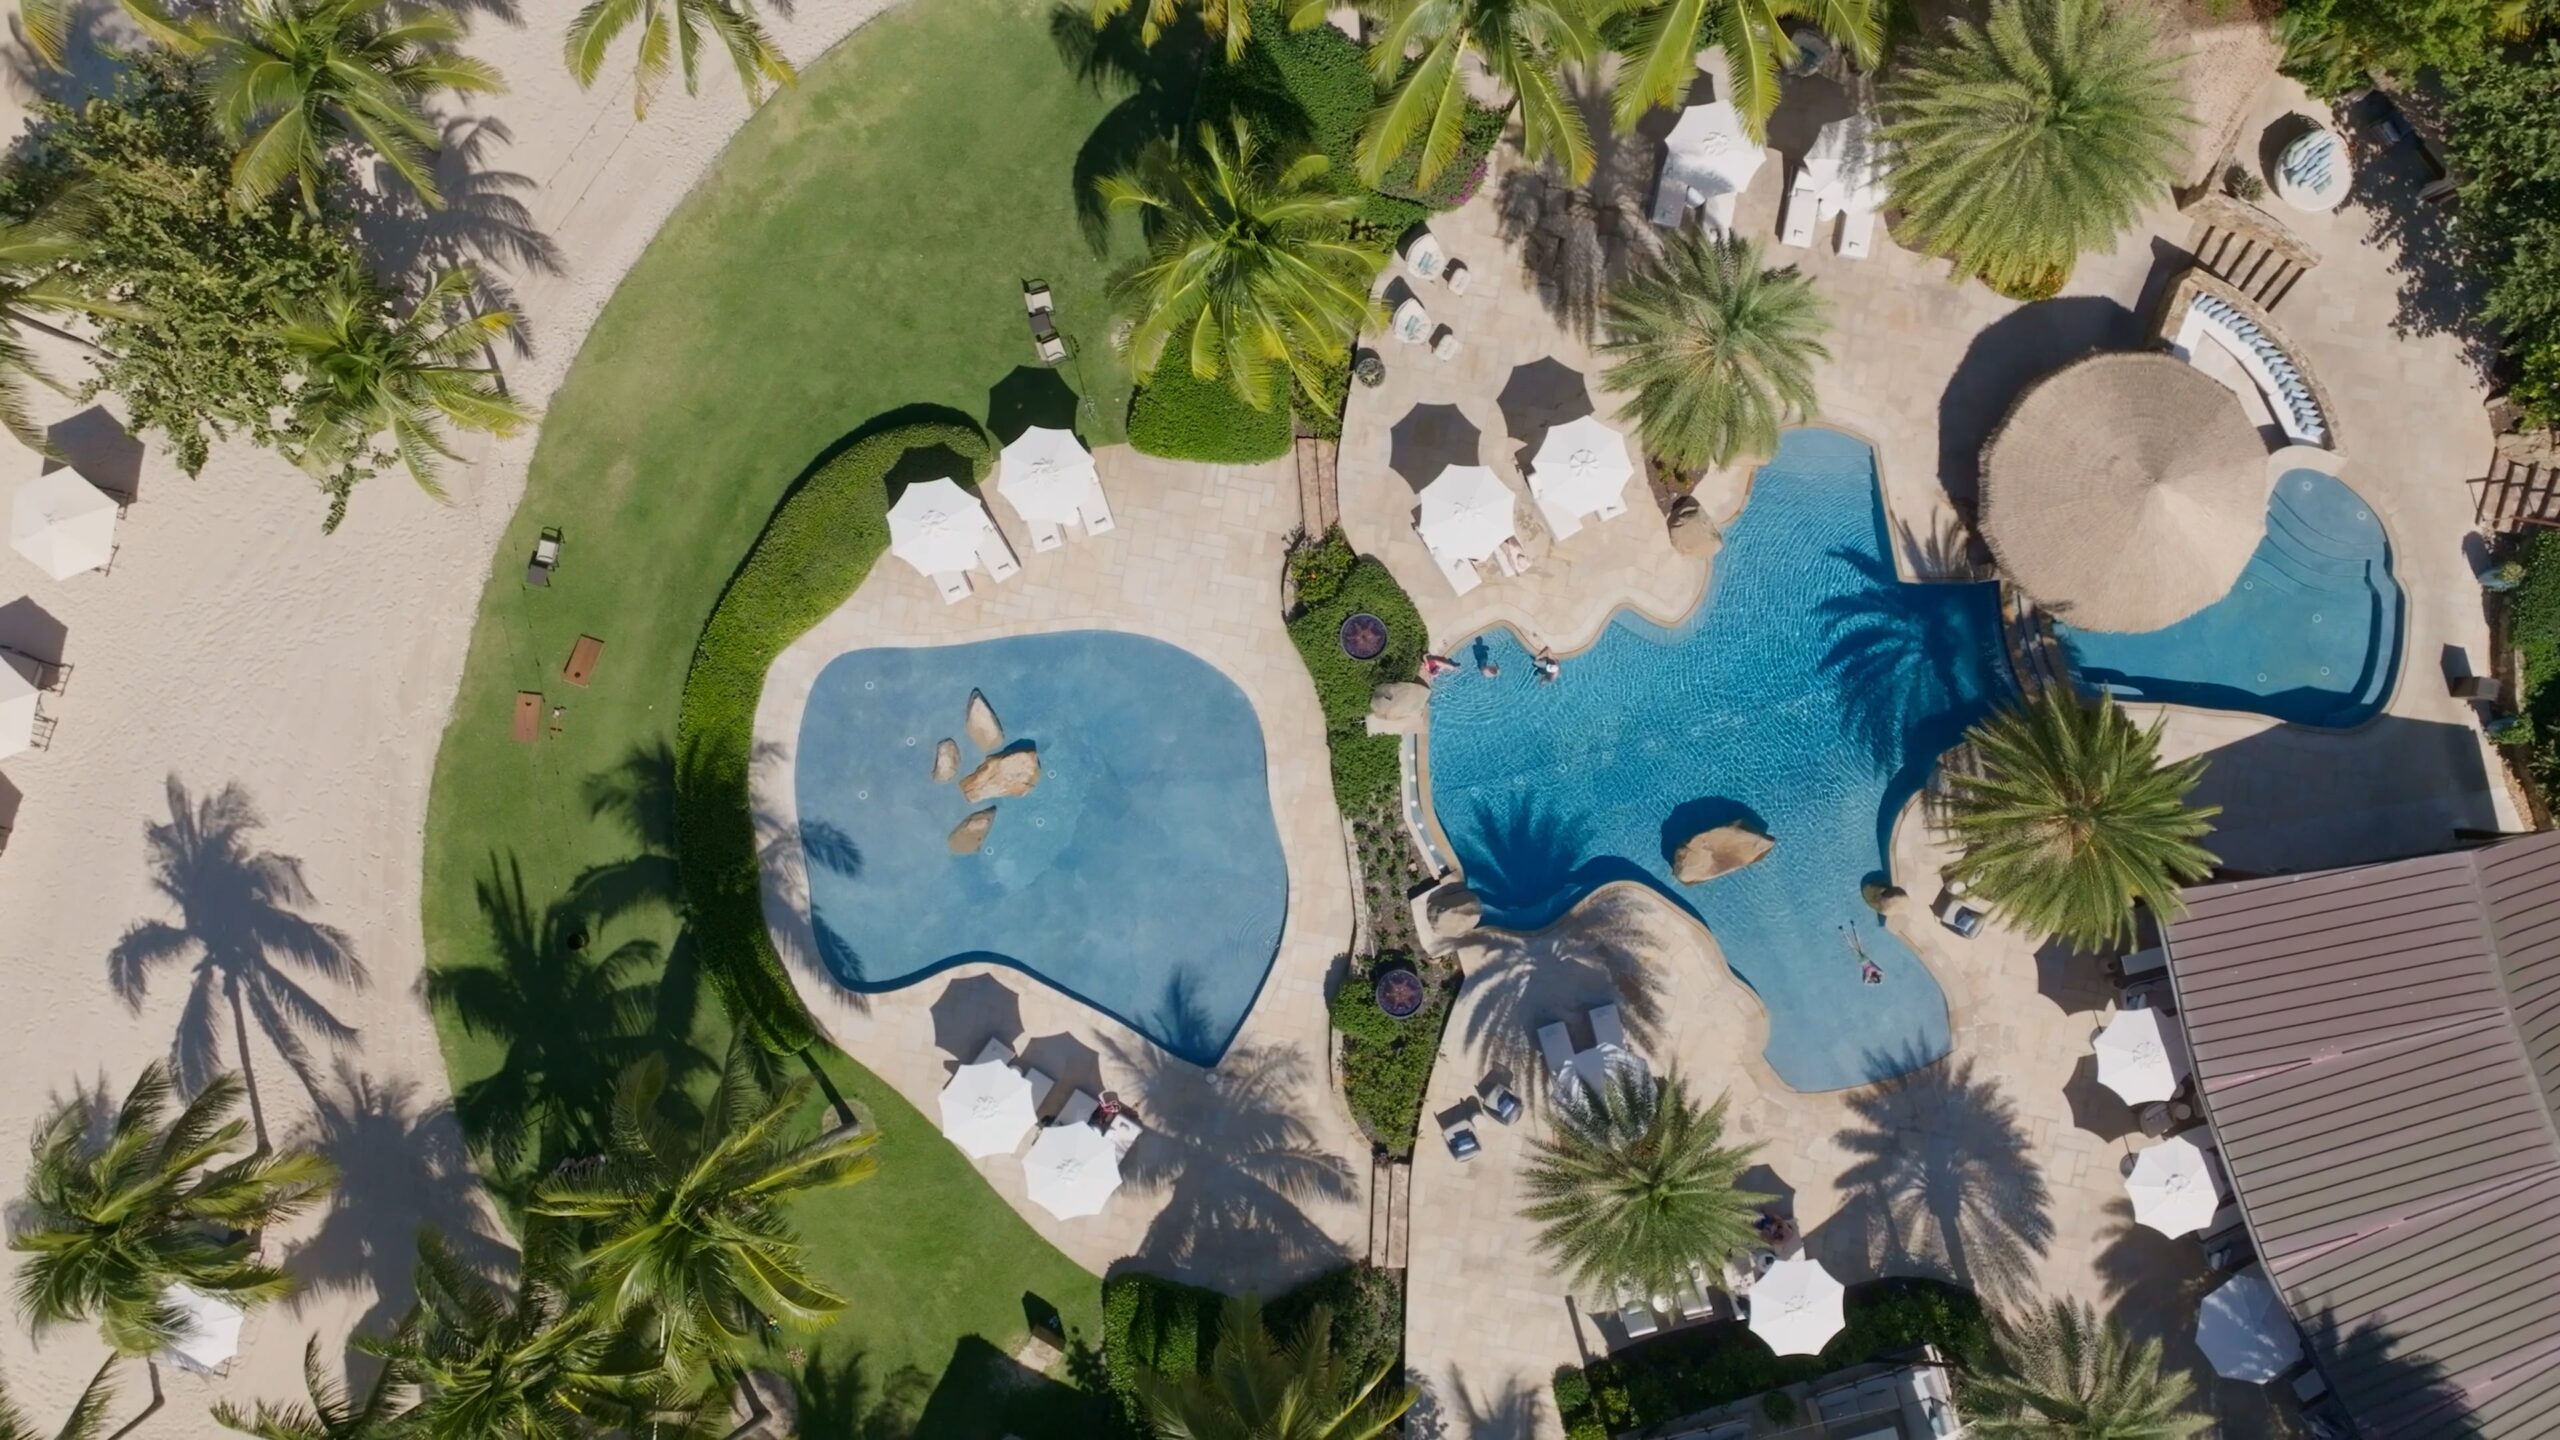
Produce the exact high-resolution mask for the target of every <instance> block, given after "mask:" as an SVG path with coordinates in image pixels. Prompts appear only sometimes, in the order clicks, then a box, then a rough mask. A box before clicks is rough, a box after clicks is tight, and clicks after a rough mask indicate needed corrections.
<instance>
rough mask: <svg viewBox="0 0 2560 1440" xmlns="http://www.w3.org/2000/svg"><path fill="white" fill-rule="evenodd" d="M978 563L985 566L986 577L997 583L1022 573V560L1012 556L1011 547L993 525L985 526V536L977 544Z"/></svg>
mask: <svg viewBox="0 0 2560 1440" xmlns="http://www.w3.org/2000/svg"><path fill="white" fill-rule="evenodd" d="M978 563H979V564H981V565H984V566H986V567H987V578H988V579H990V580H993V581H995V582H996V583H997V584H999V585H1001V584H1003V583H1004V582H1006V581H1007V580H1010V579H1012V578H1013V577H1014V576H1016V575H1019V574H1021V573H1022V562H1021V561H1019V560H1016V559H1015V558H1013V547H1012V546H1010V545H1008V544H1006V543H1005V541H1004V534H1003V532H1001V531H999V530H997V529H996V528H995V527H993V526H989V527H988V528H987V538H986V539H984V540H982V541H980V542H979V544H978Z"/></svg>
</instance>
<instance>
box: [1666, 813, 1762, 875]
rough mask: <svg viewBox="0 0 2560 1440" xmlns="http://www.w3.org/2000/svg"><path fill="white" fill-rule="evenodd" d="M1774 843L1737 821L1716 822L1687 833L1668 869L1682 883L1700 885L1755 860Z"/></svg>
mask: <svg viewBox="0 0 2560 1440" xmlns="http://www.w3.org/2000/svg"><path fill="white" fill-rule="evenodd" d="M1777 846H1778V842H1777V841H1775V840H1772V839H1770V838H1769V837H1768V836H1766V835H1763V834H1761V833H1760V832H1759V831H1757V830H1754V829H1752V828H1751V827H1750V826H1748V825H1744V824H1742V823H1740V822H1738V821H1737V822H1736V823H1734V824H1731V825H1719V826H1717V827H1716V828H1714V829H1713V830H1702V831H1700V832H1699V833H1697V834H1695V835H1692V836H1690V837H1689V838H1688V840H1687V841H1686V842H1684V843H1683V844H1682V845H1681V846H1680V850H1679V853H1678V854H1676V855H1674V856H1672V857H1671V873H1672V874H1674V875H1676V876H1678V877H1680V883H1681V884H1683V885H1701V884H1704V883H1706V882H1707V881H1709V880H1713V879H1715V878H1716V877H1717V876H1719V875H1730V874H1732V873H1733V872H1734V871H1736V870H1739V869H1741V868H1742V867H1744V866H1745V865H1752V864H1757V863H1758V862H1759V861H1760V860H1761V859H1762V858H1764V857H1765V856H1767V855H1768V853H1769V852H1770V851H1771V850H1774V849H1776V848H1777Z"/></svg>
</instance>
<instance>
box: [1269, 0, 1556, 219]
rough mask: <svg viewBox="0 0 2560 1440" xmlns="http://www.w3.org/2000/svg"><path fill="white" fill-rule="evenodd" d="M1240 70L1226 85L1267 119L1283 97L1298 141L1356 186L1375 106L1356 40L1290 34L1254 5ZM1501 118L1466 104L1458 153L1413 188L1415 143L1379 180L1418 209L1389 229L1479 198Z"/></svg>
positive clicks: (1318, 31)
mask: <svg viewBox="0 0 2560 1440" xmlns="http://www.w3.org/2000/svg"><path fill="white" fill-rule="evenodd" d="M1238 71H1239V73H1238V74H1237V75H1236V76H1235V77H1234V79H1233V80H1232V81H1231V82H1229V83H1231V84H1233V85H1234V86H1236V87H1237V92H1238V93H1240V94H1241V95H1243V96H1244V97H1246V103H1255V102H1259V108H1260V109H1261V110H1262V112H1263V113H1265V114H1268V113H1269V102H1270V100H1271V99H1273V98H1275V97H1277V98H1283V99H1286V100H1287V101H1288V102H1289V103H1291V104H1292V105H1294V106H1295V107H1296V110H1297V119H1298V120H1299V121H1300V122H1301V123H1302V125H1303V128H1302V129H1299V130H1297V132H1296V133H1297V134H1298V136H1299V138H1302V139H1304V140H1305V141H1306V142H1307V143H1308V144H1310V145H1312V146H1314V147H1315V148H1316V149H1318V150H1321V151H1323V152H1324V153H1325V156H1326V158H1328V159H1330V160H1331V161H1332V162H1333V169H1334V173H1335V174H1336V175H1339V176H1341V177H1342V183H1343V185H1344V186H1345V188H1349V187H1352V186H1356V185H1358V184H1359V174H1360V171H1359V165H1358V163H1357V152H1358V148H1359V143H1360V131H1361V128H1362V127H1363V126H1365V125H1367V124H1368V123H1369V114H1370V112H1371V111H1373V110H1375V109H1376V108H1377V105H1378V87H1377V82H1376V81H1374V80H1373V79H1371V78H1370V74H1369V56H1368V53H1367V52H1366V51H1364V50H1362V49H1361V48H1360V46H1359V44H1358V43H1357V42H1355V41H1354V40H1352V38H1351V37H1350V36H1348V35H1345V34H1343V33H1342V32H1341V31H1339V30H1336V29H1335V28H1333V27H1332V26H1331V25H1314V26H1310V27H1308V28H1307V29H1304V30H1292V29H1290V28H1289V25H1288V22H1287V20H1286V19H1285V18H1284V17H1283V16H1282V15H1281V14H1280V12H1279V11H1278V9H1277V8H1276V7H1272V6H1267V5H1266V6H1258V7H1256V10H1255V14H1254V20H1253V45H1252V48H1251V49H1250V50H1248V51H1247V52H1246V55H1245V60H1244V64H1243V65H1241V66H1239V67H1238ZM1506 119H1507V117H1506V116H1505V115H1504V114H1503V112H1502V111H1500V110H1496V109H1493V108H1492V107H1490V106H1486V105H1479V104H1477V103H1476V102H1474V101H1472V100H1470V101H1468V102H1467V114H1466V119H1465V120H1464V121H1462V122H1461V133H1462V134H1463V136H1464V138H1463V139H1462V140H1461V142H1460V144H1459V150H1458V156H1457V158H1456V159H1455V160H1453V161H1451V162H1450V164H1449V166H1448V168H1447V169H1445V170H1443V171H1442V172H1441V173H1440V174H1439V175H1438V176H1437V177H1435V178H1434V179H1433V180H1432V183H1431V184H1430V185H1428V186H1420V185H1416V184H1415V183H1414V174H1415V172H1416V171H1417V170H1418V169H1419V168H1420V166H1421V147H1419V146H1416V147H1415V148H1414V149H1412V150H1410V151H1408V152H1407V153H1406V154H1405V156H1404V158H1403V159H1401V160H1399V161H1397V162H1396V163H1395V164H1394V165H1393V166H1391V167H1389V168H1388V170H1387V173H1386V174H1385V175H1383V176H1381V177H1380V178H1379V181H1378V184H1377V186H1376V189H1377V192H1378V193H1379V194H1380V195H1381V196H1383V197H1386V198H1387V199H1389V200H1390V201H1401V202H1404V203H1405V204H1407V205H1412V206H1419V207H1420V210H1419V211H1418V212H1416V213H1413V214H1412V216H1411V218H1410V219H1406V220H1405V221H1404V223H1403V224H1400V225H1396V226H1394V233H1400V232H1402V231H1403V230H1404V229H1406V228H1409V227H1410V226H1411V225H1412V224H1413V222H1414V221H1415V220H1419V219H1421V218H1422V216H1423V215H1425V214H1428V213H1429V212H1431V211H1434V210H1450V209H1455V208H1456V207H1458V206H1460V205H1463V204H1465V203H1466V202H1467V200H1468V199H1469V198H1470V197H1472V196H1473V195H1474V194H1475V193H1476V187H1477V186H1479V185H1481V184H1483V183H1484V177H1485V172H1486V168H1487V164H1488V157H1489V156H1490V155H1491V154H1492V153H1493V147H1494V146H1495V145H1496V144H1498V143H1500V141H1501V139H1502V127H1503V125H1504V123H1505V121H1506ZM1395 213H1397V212H1391V211H1386V210H1383V209H1382V210H1380V211H1379V214H1378V220H1381V221H1382V220H1385V219H1389V218H1393V216H1394V214H1395ZM1361 219H1362V223H1364V224H1372V223H1377V222H1375V221H1373V220H1372V217H1371V216H1370V215H1367V214H1364V215H1363V216H1362V217H1361ZM1381 228H1383V226H1382V227H1381Z"/></svg>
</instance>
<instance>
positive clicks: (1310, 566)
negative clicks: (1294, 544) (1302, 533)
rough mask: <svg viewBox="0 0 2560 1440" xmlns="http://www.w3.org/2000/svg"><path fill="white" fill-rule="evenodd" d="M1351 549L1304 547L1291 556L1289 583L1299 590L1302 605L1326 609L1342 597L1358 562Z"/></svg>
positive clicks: (1345, 547)
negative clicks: (1324, 606)
mask: <svg viewBox="0 0 2560 1440" xmlns="http://www.w3.org/2000/svg"><path fill="white" fill-rule="evenodd" d="M1359 558H1360V557H1359V556H1357V555H1354V554H1352V553H1351V547H1350V546H1348V545H1301V546H1299V547H1298V548H1297V549H1295V550H1292V551H1290V552H1289V579H1290V580H1291V581H1292V582H1294V583H1295V584H1296V585H1297V587H1298V603H1299V604H1301V605H1326V604H1330V603H1332V600H1333V597H1334V596H1336V595H1339V594H1341V593H1342V582H1343V581H1345V580H1347V579H1349V578H1351V567H1352V565H1353V563H1354V562H1356V561H1358V560H1359Z"/></svg>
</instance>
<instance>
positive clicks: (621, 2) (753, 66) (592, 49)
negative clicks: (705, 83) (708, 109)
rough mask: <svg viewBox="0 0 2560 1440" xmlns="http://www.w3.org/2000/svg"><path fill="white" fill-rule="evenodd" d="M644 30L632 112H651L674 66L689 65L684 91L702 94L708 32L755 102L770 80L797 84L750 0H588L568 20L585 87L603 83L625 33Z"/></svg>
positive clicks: (572, 66) (571, 51)
mask: <svg viewBox="0 0 2560 1440" xmlns="http://www.w3.org/2000/svg"><path fill="white" fill-rule="evenodd" d="M634 25H637V26H639V27H640V65H639V70H638V73H637V74H636V76H635V77H634V79H633V84H632V88H631V113H632V114H634V115H636V116H639V117H640V118H642V119H647V118H648V115H649V102H650V100H652V99H654V98H655V97H656V96H657V93H658V87H659V86H660V85H662V84H664V83H666V78H667V66H668V64H669V63H670V61H671V60H672V61H674V62H677V63H680V64H681V65H682V66H683V68H684V93H686V94H687V95H693V94H698V93H700V92H699V91H698V90H697V89H696V88H695V87H696V85H697V83H698V82H699V80H700V77H701V69H702V45H703V35H704V33H705V32H708V33H709V34H710V35H711V37H712V38H713V39H716V40H718V41H719V42H720V46H721V48H722V49H724V50H727V51H728V52H729V61H730V63H731V64H733V65H735V66H737V67H738V83H739V84H740V85H742V86H744V87H746V91H747V100H748V102H749V103H750V104H757V105H761V104H763V103H764V87H765V82H766V81H768V80H770V81H772V82H773V83H774V84H777V85H791V84H796V83H798V81H799V78H800V76H799V73H798V72H797V71H795V70H793V69H792V68H791V62H790V61H788V60H785V59H783V58H782V49H781V47H780V46H777V45H775V44H774V43H773V37H772V36H771V35H768V34H766V33H765V28H764V26H763V24H762V23H760V22H759V21H758V20H757V19H756V12H755V7H754V6H753V5H752V4H750V3H749V0H587V4H586V6H585V8H583V9H581V10H580V11H579V12H578V14H577V17H576V18H575V19H573V20H571V21H570V22H569V42H568V48H567V55H568V61H569V73H570V74H571V75H573V76H576V77H577V81H578V85H579V87H580V88H581V89H583V88H585V87H587V86H589V85H593V84H594V83H595V82H596V72H597V71H598V70H600V69H602V68H603V67H604V53H605V51H606V50H608V49H610V48H612V45H613V42H614V41H615V40H617V39H619V38H621V35H622V32H623V31H625V30H628V29H630V28H631V27H632V26H634Z"/></svg>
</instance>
